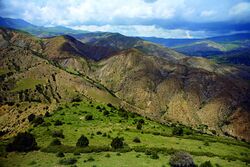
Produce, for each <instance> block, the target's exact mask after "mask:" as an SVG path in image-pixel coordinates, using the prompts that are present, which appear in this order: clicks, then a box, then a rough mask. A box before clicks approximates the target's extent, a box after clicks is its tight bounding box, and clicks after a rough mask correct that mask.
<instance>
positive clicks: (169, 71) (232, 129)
mask: <svg viewBox="0 0 250 167" xmlns="http://www.w3.org/2000/svg"><path fill="white" fill-rule="evenodd" d="M190 62H193V63H191V64H192V65H191V64H190ZM98 66H99V67H100V68H99V69H95V71H94V72H93V73H92V74H91V75H92V76H94V77H95V79H96V80H99V81H100V82H101V83H102V84H104V85H105V86H107V87H108V88H109V89H111V90H113V91H114V92H115V93H116V95H117V96H118V97H120V98H122V99H124V100H126V101H127V102H129V103H130V104H132V105H135V106H137V107H139V108H141V109H142V110H143V113H141V114H143V115H147V116H149V117H151V118H154V119H156V120H161V121H163V122H168V121H173V122H180V123H183V124H186V125H192V126H196V127H205V128H206V127H207V126H208V127H209V129H210V130H216V131H217V132H218V133H221V134H222V133H224V134H230V135H232V136H237V137H239V138H245V139H247V140H249V139H250V138H249V137H250V135H249V133H248V132H249V130H250V113H249V109H250V108H249V104H250V102H249V97H250V95H249V82H248V81H246V80H244V79H242V78H241V77H239V76H237V74H236V73H237V72H240V71H239V70H238V69H236V68H234V67H229V66H224V67H223V66H219V65H217V64H214V63H213V62H211V61H208V60H206V59H202V58H198V59H192V58H187V59H183V60H181V61H179V63H172V62H171V61H168V60H166V59H164V58H160V57H155V56H147V55H145V54H144V53H142V52H141V51H138V50H137V49H131V50H128V51H123V52H121V53H120V54H118V55H116V56H113V57H111V58H109V59H105V60H103V61H101V62H99V63H98ZM237 70H238V71H237ZM246 73H248V72H246ZM229 74H230V75H229ZM248 76H249V73H248ZM236 122H237V123H236Z"/></svg>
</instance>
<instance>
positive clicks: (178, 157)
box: [169, 152, 195, 167]
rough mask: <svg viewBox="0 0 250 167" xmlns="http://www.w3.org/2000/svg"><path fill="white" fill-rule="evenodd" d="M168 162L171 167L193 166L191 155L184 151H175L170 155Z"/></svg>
mask: <svg viewBox="0 0 250 167" xmlns="http://www.w3.org/2000/svg"><path fill="white" fill-rule="evenodd" d="M169 164H170V166H171V167H180V166H185V167H195V164H194V161H193V158H192V156H191V155H190V154H188V153H186V152H177V153H175V154H174V155H172V156H171V158H170V161H169Z"/></svg>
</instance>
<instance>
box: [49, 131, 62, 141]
mask: <svg viewBox="0 0 250 167" xmlns="http://www.w3.org/2000/svg"><path fill="white" fill-rule="evenodd" d="M52 137H60V138H62V139H64V135H63V131H62V130H59V131H53V132H52Z"/></svg>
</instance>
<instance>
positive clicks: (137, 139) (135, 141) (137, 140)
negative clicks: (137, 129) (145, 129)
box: [133, 137, 141, 143]
mask: <svg viewBox="0 0 250 167" xmlns="http://www.w3.org/2000/svg"><path fill="white" fill-rule="evenodd" d="M133 142H134V143H140V142H141V140H140V139H139V137H135V138H134V140H133Z"/></svg>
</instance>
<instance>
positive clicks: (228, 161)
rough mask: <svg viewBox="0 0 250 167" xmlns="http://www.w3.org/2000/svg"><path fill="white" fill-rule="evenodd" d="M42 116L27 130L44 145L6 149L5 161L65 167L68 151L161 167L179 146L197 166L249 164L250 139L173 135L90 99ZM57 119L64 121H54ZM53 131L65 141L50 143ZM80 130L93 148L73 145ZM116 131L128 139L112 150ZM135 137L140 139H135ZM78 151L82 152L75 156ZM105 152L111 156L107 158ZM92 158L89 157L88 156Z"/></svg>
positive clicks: (106, 161) (107, 164) (105, 164)
mask: <svg viewBox="0 0 250 167" xmlns="http://www.w3.org/2000/svg"><path fill="white" fill-rule="evenodd" d="M100 108H101V109H100ZM104 113H106V114H107V113H109V114H108V115H105V114H104ZM90 114H91V115H92V116H93V120H85V116H86V115H90ZM140 119H144V121H145V123H144V124H143V126H142V130H138V129H137V128H136V125H137V121H138V120H140ZM44 120H45V123H43V124H41V125H38V126H36V127H31V128H30V129H29V132H31V133H32V134H33V135H34V136H35V138H36V141H37V143H38V146H39V147H40V150H39V151H33V152H28V153H8V154H7V153H5V154H3V155H2V157H0V162H1V165H2V166H6V167H8V166H11V167H12V166H13V167H14V166H20V167H23V166H62V165H60V164H59V161H60V159H63V158H59V157H56V153H57V152H59V151H60V152H64V153H65V157H73V158H76V159H77V162H76V165H77V166H91V167H92V166H101V167H113V166H114V167H117V166H124V167H125V166H136V167H137V166H138V167H140V166H143V167H146V166H149V167H151V166H154V167H158V166H159V167H163V166H169V158H170V156H171V154H172V153H174V152H176V151H186V152H189V153H190V154H191V155H192V156H193V159H194V161H195V163H196V164H197V165H199V164H201V163H202V162H205V161H208V160H209V161H211V163H212V164H213V165H214V166H225V167H229V166H232V167H237V166H239V167H240V166H249V160H250V147H249V146H250V145H249V144H248V143H244V142H241V141H236V140H234V139H230V138H225V137H218V136H211V135H206V134H199V133H198V132H196V131H194V130H192V129H190V128H188V127H184V126H182V128H183V129H184V135H183V136H174V135H172V130H173V128H174V127H173V126H170V125H169V126H167V125H162V124H159V123H156V122H154V121H151V120H148V119H145V118H143V117H141V116H139V115H137V114H133V113H127V112H125V111H120V110H119V109H117V108H113V107H108V106H107V105H104V104H99V103H92V102H88V101H85V102H75V103H69V104H65V105H63V106H62V107H59V108H58V109H57V110H56V111H54V113H51V116H50V117H44ZM57 120H60V121H62V122H63V124H62V125H60V126H55V125H54V123H55V122H56V121H57ZM175 126H176V125H175ZM177 126H178V125H177ZM179 126H181V125H179ZM54 131H62V132H63V134H64V136H65V137H64V138H63V139H61V138H59V139H60V141H61V142H62V145H60V146H54V147H52V146H50V143H51V141H52V140H53V139H54V137H52V133H53V132H54ZM82 134H84V135H85V136H86V137H87V138H88V139H89V147H88V148H86V149H80V150H79V149H77V148H76V147H75V145H76V142H77V140H78V138H79V137H80V136H81V135H82ZM117 136H120V137H123V138H124V142H125V143H126V145H127V146H126V149H121V150H114V149H111V147H110V143H111V141H112V139H113V138H115V137H117ZM135 137H138V138H139V139H140V141H141V142H140V143H135V142H133V139H134V138H135ZM2 145H3V142H2ZM148 150H150V151H153V152H157V154H158V155H159V159H152V158H151V157H150V155H146V154H145V152H147V151H148ZM75 152H79V153H81V154H80V155H74V154H73V153H75ZM119 152H121V153H119ZM107 154H109V155H110V157H107V156H106V155H107ZM65 157H64V158H65ZM90 157H92V158H91V160H88V159H89V158H90ZM247 163H248V164H247ZM1 165H0V166H1Z"/></svg>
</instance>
